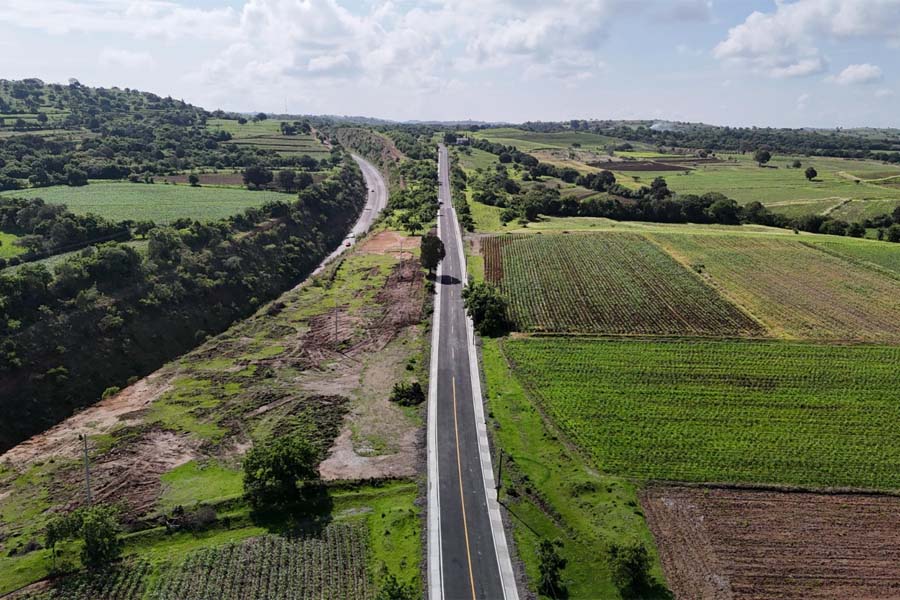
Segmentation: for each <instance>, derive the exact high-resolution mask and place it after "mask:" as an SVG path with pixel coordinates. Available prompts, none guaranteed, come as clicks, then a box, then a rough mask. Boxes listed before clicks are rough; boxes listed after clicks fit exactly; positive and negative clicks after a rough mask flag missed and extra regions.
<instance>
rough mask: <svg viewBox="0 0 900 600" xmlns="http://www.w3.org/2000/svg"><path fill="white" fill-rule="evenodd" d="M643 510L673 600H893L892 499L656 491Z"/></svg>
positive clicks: (898, 554)
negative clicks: (889, 599)
mask: <svg viewBox="0 0 900 600" xmlns="http://www.w3.org/2000/svg"><path fill="white" fill-rule="evenodd" d="M642 504H643V506H644V510H645V511H646V513H647V519H648V521H649V523H650V527H651V529H652V530H653V533H654V535H655V536H656V539H657V542H658V543H659V547H660V555H661V558H662V562H663V566H664V567H665V571H666V577H667V580H668V583H669V586H670V588H671V589H672V591H673V592H674V593H675V596H676V597H677V598H704V599H707V600H732V599H733V600H771V599H772V598H781V599H785V600H787V599H796V600H844V599H845V598H857V599H863V598H865V599H876V598H883V599H887V598H898V597H900V569H898V568H897V565H898V564H900V547H898V545H897V538H898V536H900V520H898V519H897V514H898V512H900V498H897V497H889V496H869V495H840V494H837V495H832V494H812V493H785V492H773V491H763V490H733V489H702V488H689V487H656V486H654V487H650V488H649V489H647V490H646V491H645V492H644V493H643V494H642Z"/></svg>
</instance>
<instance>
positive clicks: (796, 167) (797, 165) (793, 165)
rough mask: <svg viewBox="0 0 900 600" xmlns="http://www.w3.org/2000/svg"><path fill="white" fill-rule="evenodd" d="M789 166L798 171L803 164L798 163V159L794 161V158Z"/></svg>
mask: <svg viewBox="0 0 900 600" xmlns="http://www.w3.org/2000/svg"><path fill="white" fill-rule="evenodd" d="M791 166H792V167H794V168H795V169H799V168H800V167H802V166H803V163H802V162H800V160H799V159H796V158H795V159H794V162H793V163H791Z"/></svg>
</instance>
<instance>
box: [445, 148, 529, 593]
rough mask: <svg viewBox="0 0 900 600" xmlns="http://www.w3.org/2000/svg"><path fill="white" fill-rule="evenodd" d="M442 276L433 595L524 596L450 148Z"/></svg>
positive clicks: (446, 165) (446, 163)
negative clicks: (468, 304) (503, 510)
mask: <svg viewBox="0 0 900 600" xmlns="http://www.w3.org/2000/svg"><path fill="white" fill-rule="evenodd" d="M438 163H439V165H438V166H439V168H438V170H439V178H440V198H441V200H442V206H441V209H440V215H439V217H438V229H439V235H440V237H441V239H443V241H444V244H445V246H446V257H445V258H444V260H443V262H442V263H441V267H440V270H439V272H438V297H437V299H436V300H435V306H436V308H435V314H434V323H435V325H434V333H433V335H434V337H433V340H432V369H431V389H430V390H429V418H428V422H429V431H428V461H429V506H428V510H429V515H430V516H429V524H428V528H429V531H428V547H429V582H428V585H429V594H430V597H431V598H432V600H438V599H443V598H447V599H451V598H452V599H454V600H456V599H462V598H471V599H473V600H475V599H477V598H490V599H498V598H504V599H505V600H515V599H517V598H518V594H517V591H516V586H515V580H514V577H513V572H512V566H511V563H510V559H509V552H508V550H507V546H506V536H505V534H504V531H503V524H502V521H501V519H500V512H499V507H498V505H497V493H496V488H495V485H494V477H493V471H492V469H491V458H490V453H489V450H488V443H487V432H486V429H485V421H484V413H483V411H482V406H481V401H482V400H481V389H480V384H479V383H478V370H477V367H476V363H475V348H474V345H473V340H474V334H473V331H472V326H471V322H469V321H468V320H467V318H466V314H465V310H464V308H463V301H462V296H461V290H462V286H463V283H462V282H463V281H464V280H465V278H466V273H465V261H464V259H463V254H462V236H461V234H460V230H459V224H458V223H457V220H456V214H455V212H454V211H453V208H452V206H451V202H450V178H449V170H450V169H449V161H448V157H447V149H446V148H445V147H443V146H441V148H440V154H439V159H438Z"/></svg>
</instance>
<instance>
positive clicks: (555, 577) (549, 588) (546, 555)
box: [538, 540, 566, 598]
mask: <svg viewBox="0 0 900 600" xmlns="http://www.w3.org/2000/svg"><path fill="white" fill-rule="evenodd" d="M558 545H560V544H559V542H551V541H550V540H541V545H540V547H539V548H538V558H539V560H540V565H539V567H538V569H539V571H540V580H539V581H538V591H540V593H541V594H543V595H545V596H551V597H553V598H557V597H559V596H563V595H564V591H565V589H564V587H563V583H562V570H563V569H564V568H565V567H566V559H564V558H563V557H561V556H560V555H559V553H558V552H557V551H556V547H557V546H558Z"/></svg>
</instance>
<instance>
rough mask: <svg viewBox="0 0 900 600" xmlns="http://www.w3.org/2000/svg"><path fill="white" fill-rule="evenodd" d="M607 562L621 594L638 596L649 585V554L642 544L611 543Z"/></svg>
mask: <svg viewBox="0 0 900 600" xmlns="http://www.w3.org/2000/svg"><path fill="white" fill-rule="evenodd" d="M607 562H608V565H609V571H610V574H611V575H612V580H613V583H614V584H615V585H616V587H617V588H619V591H620V592H622V595H623V596H628V597H640V594H641V592H642V591H644V590H646V589H648V588H649V587H650V586H651V580H650V554H649V553H648V552H647V549H646V548H645V547H644V545H643V544H640V543H637V544H631V545H622V544H612V545H611V546H610V547H609V549H608V550H607Z"/></svg>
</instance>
